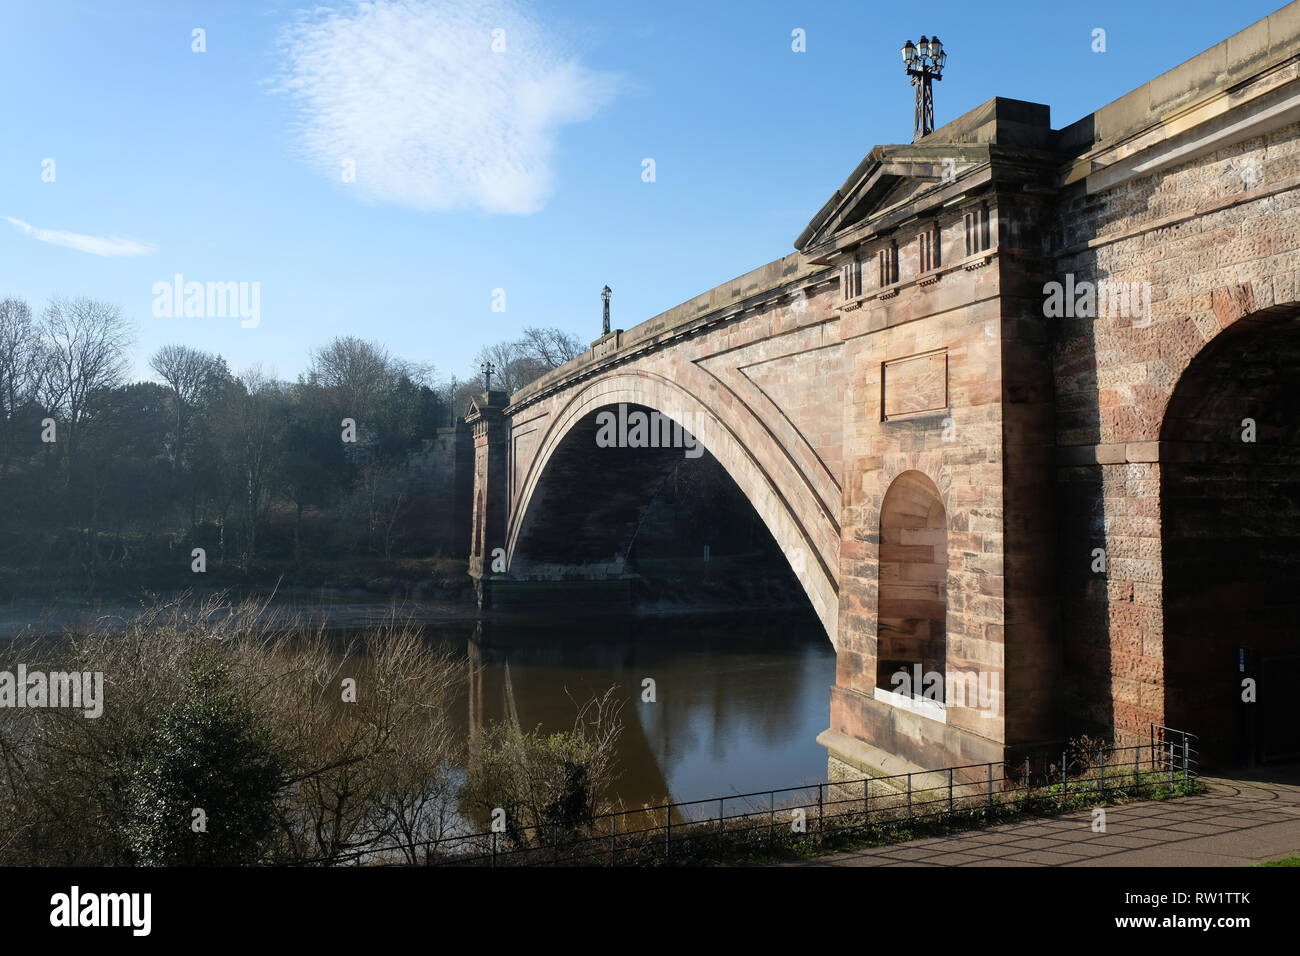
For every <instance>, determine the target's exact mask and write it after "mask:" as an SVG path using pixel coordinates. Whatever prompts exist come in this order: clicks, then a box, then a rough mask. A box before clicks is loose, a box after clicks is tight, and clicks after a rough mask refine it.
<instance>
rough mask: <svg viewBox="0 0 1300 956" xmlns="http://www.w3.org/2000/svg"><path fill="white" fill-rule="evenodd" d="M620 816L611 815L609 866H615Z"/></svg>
mask: <svg viewBox="0 0 1300 956" xmlns="http://www.w3.org/2000/svg"><path fill="white" fill-rule="evenodd" d="M617 835H618V814H617V813H611V814H610V815H609V865H610V866H613V865H614V854H615V853H617V852H618V841H617Z"/></svg>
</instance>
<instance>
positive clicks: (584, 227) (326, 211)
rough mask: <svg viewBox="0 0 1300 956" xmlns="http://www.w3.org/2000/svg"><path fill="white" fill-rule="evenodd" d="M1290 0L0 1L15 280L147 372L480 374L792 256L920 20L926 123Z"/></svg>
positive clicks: (1060, 86) (1, 252)
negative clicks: (193, 307) (85, 315)
mask: <svg viewBox="0 0 1300 956" xmlns="http://www.w3.org/2000/svg"><path fill="white" fill-rule="evenodd" d="M1279 5H1280V4H1279V3H1278V0H1267V2H1260V0H1238V2H1236V3H1233V4H1223V3H1219V2H1202V0H1181V2H1161V3H1132V2H1099V3H1093V4H1091V5H1090V6H1089V7H1087V8H1083V7H1081V6H1078V5H1067V6H1064V7H1060V6H1058V5H1055V4H1047V3H1043V2H1042V0H1032V2H1015V3H999V4H994V5H988V4H972V3H969V2H952V3H950V2H933V3H929V4H926V5H913V4H907V3H899V4H876V3H872V4H867V3H862V2H856V3H839V2H835V3H831V2H827V3H816V4H810V3H768V2H746V3H744V4H721V3H718V4H714V3H702V2H694V3H668V2H656V3H652V4H631V3H628V4H624V3H609V2H608V0H604V2H554V3H537V4H530V3H524V2H518V0H477V2H469V0H428V2H423V0H407V2H405V3H391V2H388V0H376V2H374V3H371V4H367V5H364V7H359V5H358V4H356V3H354V2H348V3H332V4H326V5H324V7H323V8H322V7H318V6H316V5H314V4H313V5H311V9H313V10H315V12H314V13H303V12H301V10H302V9H304V8H305V7H306V6H307V5H304V8H298V7H295V6H293V5H268V4H259V3H253V2H244V0H238V2H230V3H192V2H184V0H167V2H162V0H159V2H134V3H133V2H129V0H122V2H114V3H102V2H99V0H94V2H90V0H86V2H62V0H44V2H39V3H35V4H33V3H21V2H17V0H0V89H3V90H4V91H5V96H4V115H3V127H4V134H3V135H2V136H0V297H3V296H8V295H17V296H21V297H24V298H26V299H27V300H28V301H29V303H31V305H32V306H33V308H34V309H36V310H40V309H42V308H44V306H45V304H46V302H47V301H48V299H49V297H50V296H51V295H54V294H65V295H75V294H85V295H90V296H93V297H96V298H102V299H108V300H111V301H114V302H117V303H118V304H120V305H121V306H122V307H123V309H124V310H125V312H126V314H127V315H128V316H129V317H130V318H131V319H132V321H133V322H134V324H135V328H136V346H135V350H134V356H133V357H134V365H135V370H136V374H137V375H138V376H140V377H149V372H148V369H147V358H148V355H149V354H151V353H152V351H153V350H154V349H156V348H157V347H158V346H159V345H162V344H164V343H167V342H183V343H185V344H188V345H192V346H194V347H198V348H204V349H208V350H211V351H216V352H220V353H221V354H223V355H225V356H226V358H227V359H228V360H229V361H230V363H231V366H232V368H234V369H235V370H237V371H238V370H242V369H243V368H245V367H247V366H248V365H250V364H251V363H254V362H261V363H263V364H264V365H265V366H266V367H267V368H268V369H271V370H273V371H275V372H276V373H277V374H278V375H279V376H280V377H282V378H293V377H295V376H296V375H297V374H298V372H300V371H301V370H302V369H303V367H304V366H305V365H306V362H307V358H308V350H309V349H310V348H311V347H313V346H317V345H320V344H323V343H324V342H326V341H328V340H329V339H330V338H332V337H333V336H335V335H346V334H354V335H360V336H362V337H365V338H372V339H376V340H378V341H380V342H382V343H383V344H384V345H386V346H387V347H388V348H389V349H390V350H391V351H392V352H394V353H395V354H397V355H400V356H403V357H405V358H408V359H411V360H414V361H420V362H427V363H432V364H433V365H434V366H435V367H436V369H437V371H438V374H439V375H440V376H446V375H448V374H453V373H454V374H457V375H459V376H462V377H463V376H465V375H467V374H469V373H471V372H472V369H471V362H472V358H473V355H474V353H475V352H476V351H477V350H478V349H479V347H480V346H482V345H485V344H490V343H493V342H496V341H500V340H502V339H507V338H511V337H514V336H515V335H517V334H518V332H519V330H520V329H522V328H523V327H525V326H528V325H554V326H559V327H561V328H564V329H566V330H568V331H571V332H574V333H575V334H577V335H578V336H579V337H580V338H581V339H582V340H583V341H589V340H590V339H592V338H594V337H595V335H596V334H597V333H598V332H599V328H600V297H599V290H600V288H601V286H602V285H604V284H606V283H608V284H609V285H610V286H611V287H612V288H613V290H614V298H613V314H614V322H615V325H616V326H619V327H623V328H627V327H630V326H631V325H633V324H635V323H636V322H639V321H642V320H644V319H646V318H649V317H650V316H652V315H654V314H656V313H658V312H661V311H663V310H664V309H667V308H670V307H671V306H673V305H675V304H677V303H678V302H680V301H682V300H684V299H687V298H689V297H691V296H693V295H696V294H698V293H700V292H703V291H705V290H706V289H709V288H711V287H712V286H714V285H717V284H719V283H721V282H724V281H726V280H727V279H729V278H731V277H733V276H735V275H738V274H741V273H743V272H746V271H748V270H750V269H752V268H755V267H757V266H759V265H761V264H763V263H764V262H767V261H769V260H771V259H775V258H777V257H779V256H782V255H785V254H786V253H788V252H790V251H791V250H792V243H793V241H794V238H795V236H797V235H798V234H799V232H800V231H801V230H802V228H803V227H804V225H806V223H807V222H808V220H809V219H810V218H811V217H812V216H813V214H814V213H815V212H816V211H817V210H818V209H819V208H820V207H821V205H822V204H823V203H824V202H825V201H826V199H827V198H828V197H829V196H830V194H831V193H832V192H833V191H834V190H835V189H836V188H837V187H838V186H839V185H840V183H841V182H843V180H844V178H845V177H846V176H847V175H848V174H849V172H850V171H852V169H853V167H854V166H855V165H856V164H857V163H858V161H859V160H860V159H861V158H862V156H863V155H865V153H866V152H867V151H868V150H869V149H870V148H871V147H872V146H873V145H875V144H877V143H900V142H908V141H910V139H911V123H912V93H911V88H910V87H909V86H908V83H907V79H906V77H905V76H904V74H903V66H902V61H901V58H900V57H899V53H898V49H899V47H900V46H901V45H902V42H903V41H904V40H906V39H909V38H910V39H913V40H916V39H917V38H918V37H919V35H920V34H922V33H926V34H933V33H936V32H937V33H938V35H939V36H940V38H941V39H942V40H943V42H944V46H945V48H946V49H947V50H948V53H949V58H948V67H947V70H946V73H945V76H944V79H943V81H942V82H940V83H939V84H937V85H936V94H935V99H936V110H935V112H936V120H937V122H938V123H939V124H943V123H944V122H947V121H948V120H951V119H952V118H954V117H956V116H958V115H960V114H961V113H963V112H965V111H966V110H968V109H970V108H972V107H974V106H976V105H978V104H979V103H981V102H983V101H985V100H987V99H988V98H990V97H992V96H995V95H996V96H1007V97H1014V98H1019V99H1026V100H1032V101H1036V102H1040V103H1046V104H1048V105H1049V106H1050V107H1051V110H1052V125H1053V126H1054V127H1058V128H1059V127H1061V126H1064V125H1067V124H1069V123H1071V122H1073V121H1074V120H1076V119H1078V118H1079V117H1080V116H1083V115H1085V114H1086V113H1088V112H1091V111H1092V110H1094V109H1096V108H1097V107H1100V106H1102V105H1104V104H1105V103H1108V102H1110V101H1111V100H1113V99H1115V98H1116V97H1118V96H1121V95H1122V94H1124V93H1126V92H1127V91H1129V90H1130V89H1132V88H1134V87H1136V86H1139V85H1140V84H1142V83H1143V82H1145V81H1146V80H1148V79H1150V78H1151V77H1153V76H1155V75H1156V74H1158V73H1160V72H1163V71H1164V70H1167V69H1169V68H1170V67H1173V66H1176V65H1177V64H1179V63H1181V62H1183V61H1184V60H1186V59H1188V58H1189V57H1191V56H1193V55H1195V54H1196V53H1199V52H1200V51H1201V50H1203V49H1205V48H1207V47H1209V46H1212V45H1214V44H1215V43H1217V42H1219V41H1220V40H1222V39H1224V38H1225V37H1227V36H1229V35H1230V34H1232V33H1235V32H1237V31H1238V30H1241V29H1242V28H1244V27H1246V26H1248V25H1249V24H1251V23H1253V22H1255V21H1256V20H1258V19H1260V18H1261V17H1264V16H1266V15H1267V14H1268V13H1270V12H1272V11H1273V10H1274V9H1276V8H1277V7H1278V6H1279ZM922 9H924V10H926V11H928V12H919V11H921V10H922ZM993 11H997V12H996V13H994V12H993ZM497 24H499V25H500V26H494V25H497ZM1098 27H1100V28H1102V29H1104V30H1105V31H1106V52H1104V53H1094V52H1093V51H1092V49H1091V47H1092V42H1093V36H1092V32H1093V30H1094V28H1098ZM196 28H201V29H202V30H203V31H204V40H205V45H206V51H205V52H202V53H196V52H193V50H192V45H193V42H194V41H193V33H192V31H193V30H194V29H196ZM796 28H799V29H802V30H804V31H805V34H806V52H803V53H796V52H793V51H792V49H791V43H792V39H791V31H792V30H794V29H796ZM493 29H504V30H505V34H504V40H505V49H504V50H503V51H500V52H494V51H493V50H492V49H491V44H492V35H491V31H492V30H493ZM645 158H652V159H653V160H654V162H655V181H654V182H651V183H647V182H644V181H643V180H642V168H643V167H642V161H643V160H644V159H645ZM45 159H53V160H54V163H55V165H54V172H55V178H54V181H53V182H44V181H42V169H43V167H42V162H43V160H45ZM349 159H350V160H351V161H353V162H354V163H355V168H356V181H355V182H343V181H342V180H343V172H342V165H343V162H344V161H346V160H349ZM42 230H44V231H42ZM177 273H180V274H182V275H184V277H185V279H186V281H187V282H188V281H199V282H247V283H252V282H257V283H259V289H260V321H259V322H258V324H257V326H256V327H255V328H244V327H242V323H241V322H240V321H239V319H237V318H230V317H224V318H222V317H215V316H207V317H189V318H185V317H159V316H156V315H155V314H154V309H153V305H154V299H155V296H154V292H153V288H154V286H155V283H158V282H160V281H171V280H172V278H173V276H174V275H175V274H177ZM495 289H504V290H505V311H504V312H502V311H493V308H492V306H493V301H494V300H493V290H495ZM498 301H499V299H498Z"/></svg>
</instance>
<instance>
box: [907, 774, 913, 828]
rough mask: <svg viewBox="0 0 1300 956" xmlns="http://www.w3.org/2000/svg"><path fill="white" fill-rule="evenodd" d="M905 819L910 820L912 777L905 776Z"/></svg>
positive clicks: (909, 775)
mask: <svg viewBox="0 0 1300 956" xmlns="http://www.w3.org/2000/svg"><path fill="white" fill-rule="evenodd" d="M907 819H909V820H910V819H912V775H911V774H910V773H909V774H908V775H907Z"/></svg>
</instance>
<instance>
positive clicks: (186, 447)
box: [0, 296, 581, 597]
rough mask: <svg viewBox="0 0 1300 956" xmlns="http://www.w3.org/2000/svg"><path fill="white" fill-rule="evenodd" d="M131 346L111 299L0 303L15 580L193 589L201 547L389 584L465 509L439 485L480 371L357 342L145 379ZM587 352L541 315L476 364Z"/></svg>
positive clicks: (74, 586) (498, 374) (561, 358)
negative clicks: (437, 443) (440, 440)
mask: <svg viewBox="0 0 1300 956" xmlns="http://www.w3.org/2000/svg"><path fill="white" fill-rule="evenodd" d="M132 343H133V335H132V327H131V324H130V322H129V321H128V320H127V318H126V317H125V316H124V314H123V313H122V310H121V309H120V308H119V307H117V306H115V305H113V304H111V303H106V302H103V301H99V300H96V299H92V298H89V297H85V296H77V297H69V298H64V297H56V298H53V299H51V300H50V302H49V304H48V306H47V307H46V308H45V309H44V310H43V312H42V313H41V314H40V315H39V316H37V315H35V314H34V313H33V311H32V309H31V308H30V307H29V305H28V304H27V303H26V302H25V301H23V300H21V299H17V298H6V299H3V300H0V490H2V492H3V493H2V494H0V509H3V525H2V527H3V530H2V531H0V593H5V592H7V596H10V597H13V596H24V595H25V596H49V595H51V594H53V593H58V592H62V591H78V592H102V591H107V590H123V589H130V590H135V589H138V588H139V587H140V586H146V587H156V588H159V589H166V588H168V587H169V586H170V587H191V586H193V585H194V583H195V579H193V578H190V579H188V580H184V579H183V578H184V576H183V575H178V574H177V573H176V572H177V568H178V567H179V568H182V569H183V570H184V571H185V572H186V574H189V572H190V571H191V569H192V562H193V561H195V560H198V559H196V558H192V555H194V553H195V549H201V552H202V555H203V558H202V561H203V564H204V567H203V570H204V571H206V572H209V573H210V575H211V576H210V578H209V579H208V580H210V581H212V582H213V583H219V584H230V583H235V582H245V583H247V582H256V581H262V582H265V581H272V582H273V581H275V580H278V579H280V578H281V577H282V576H283V577H284V578H286V579H287V580H289V581H300V582H302V583H307V584H312V583H329V582H332V581H333V580H335V577H334V576H332V575H331V573H330V572H331V568H330V564H331V562H336V561H346V562H347V563H348V566H349V568H351V569H353V572H352V573H354V574H357V573H360V574H361V575H362V576H361V578H359V579H358V580H357V583H359V584H361V585H363V586H364V584H365V579H364V574H365V569H366V568H367V567H368V565H367V562H370V563H371V564H373V565H375V566H383V567H384V568H385V569H386V570H385V571H384V572H383V573H381V574H380V578H381V579H383V580H389V579H390V578H385V577H384V574H387V575H390V576H391V575H392V574H394V573H399V572H400V570H401V568H402V567H403V562H402V559H403V558H412V559H413V558H415V557H428V556H429V548H428V544H427V542H428V541H429V540H431V538H433V537H437V532H438V531H439V530H440V529H442V530H444V531H445V526H446V524H447V523H448V522H450V521H451V518H452V516H451V515H449V514H446V508H445V507H441V508H440V507H439V505H438V501H437V500H436V497H435V495H434V491H433V489H432V488H431V486H430V480H429V461H428V458H427V456H428V455H429V454H432V453H434V450H433V449H432V448H431V439H432V438H433V437H434V436H435V435H436V433H437V429H438V428H439V427H443V426H447V425H451V424H453V422H454V421H455V419H456V417H457V416H459V415H463V414H464V412H465V410H466V408H467V407H468V404H469V401H470V398H471V397H472V396H473V395H475V394H476V393H478V392H480V391H482V387H483V383H482V379H481V378H480V377H478V376H472V377H469V378H466V379H457V378H455V377H450V378H446V379H440V378H438V377H437V376H436V373H435V369H434V368H433V367H431V366H429V365H425V364H420V363H416V362H411V361H407V360H405V359H402V358H399V357H397V356H394V355H392V354H390V353H389V351H388V350H387V349H386V348H385V347H384V346H382V345H381V344H379V343H377V342H373V341H368V340H364V339H361V338H357V337H354V336H342V337H337V338H335V339H333V340H332V341H330V342H328V343H326V344H325V345H324V346H322V347H319V348H316V349H314V350H312V351H311V353H310V356H309V362H308V365H307V368H306V370H305V371H304V372H303V373H302V374H300V375H299V376H298V377H297V379H296V380H295V381H281V380H278V379H276V378H274V377H272V376H271V375H270V374H268V373H267V372H266V371H265V370H264V369H263V368H262V367H260V366H253V367H252V368H249V369H246V370H244V371H242V372H240V373H238V374H236V373H234V372H232V371H231V369H230V368H229V366H228V365H227V363H226V361H225V359H224V358H222V357H221V356H220V355H217V354H213V353H210V352H205V351H202V350H199V349H194V348H191V347H189V346H186V345H181V344H171V345H165V346H163V347H162V348H160V349H158V350H157V351H156V352H155V353H154V354H153V355H152V356H151V357H150V359H149V367H150V369H151V370H152V372H153V373H154V375H155V376H156V378H155V379H153V380H146V381H132V380H130V378H129V371H130V361H129V352H130V348H131V346H132ZM580 351H581V346H580V344H579V342H578V341H577V339H576V338H575V337H573V336H572V335H569V334H567V333H564V332H562V331H560V330H557V329H528V330H526V331H525V333H524V335H523V336H522V337H521V338H520V339H518V340H516V341H510V342H504V343H499V344H496V345H491V346H487V347H485V348H483V349H482V350H480V353H479V356H478V358H477V360H476V364H481V363H482V362H486V361H490V362H491V363H492V364H493V366H494V375H493V387H503V388H507V389H510V390H514V389H517V388H520V387H522V385H524V384H527V382H529V381H531V380H533V379H534V378H536V377H537V376H539V375H541V374H544V373H545V372H547V371H549V370H550V369H552V368H555V367H556V366H558V365H560V364H563V362H565V361H567V360H568V359H570V358H572V357H573V356H575V355H577V354H578V353H579V352H580ZM345 420H348V421H345ZM349 424H350V426H351V427H350V428H349V427H348V426H349ZM421 455H424V456H425V457H424V458H422V457H421ZM452 557H456V558H459V557H460V555H459V554H456V555H454V556H452ZM407 563H408V564H409V562H407ZM357 569H360V571H359V572H358V571H357ZM194 570H198V568H197V567H196V568H194ZM421 573H423V574H424V575H426V576H427V568H422V569H421Z"/></svg>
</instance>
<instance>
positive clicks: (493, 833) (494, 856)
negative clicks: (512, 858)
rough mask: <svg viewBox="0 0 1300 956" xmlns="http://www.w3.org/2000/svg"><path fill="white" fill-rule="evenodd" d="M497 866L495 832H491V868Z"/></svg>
mask: <svg viewBox="0 0 1300 956" xmlns="http://www.w3.org/2000/svg"><path fill="white" fill-rule="evenodd" d="M496 865H497V831H496V830H493V831H492V866H493V867H495V866H496Z"/></svg>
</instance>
